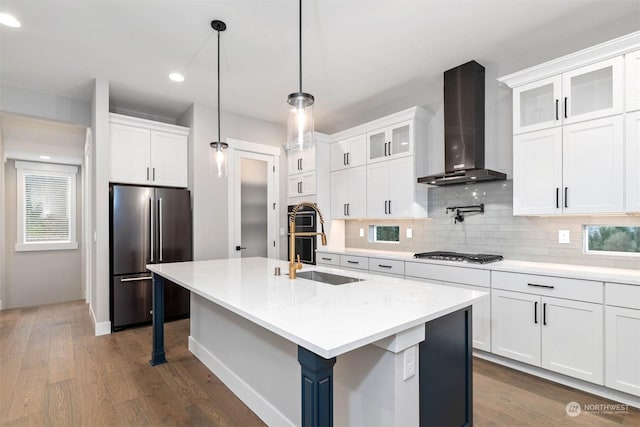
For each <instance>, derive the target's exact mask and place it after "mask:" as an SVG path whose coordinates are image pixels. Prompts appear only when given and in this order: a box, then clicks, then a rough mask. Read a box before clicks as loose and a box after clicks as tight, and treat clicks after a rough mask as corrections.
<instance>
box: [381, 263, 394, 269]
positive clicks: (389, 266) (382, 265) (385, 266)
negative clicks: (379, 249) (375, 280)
mask: <svg viewBox="0 0 640 427" xmlns="http://www.w3.org/2000/svg"><path fill="white" fill-rule="evenodd" d="M378 267H382V268H393V266H391V265H384V264H378Z"/></svg>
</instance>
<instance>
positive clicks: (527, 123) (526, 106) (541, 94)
mask: <svg viewBox="0 0 640 427" xmlns="http://www.w3.org/2000/svg"><path fill="white" fill-rule="evenodd" d="M561 84H562V78H561V76H554V77H549V78H547V79H543V80H539V81H536V82H533V83H529V84H526V85H523V86H520V87H517V88H514V89H513V133H514V134H520V133H524V132H531V131H536V130H541V129H546V128H550V127H553V126H559V125H560V124H561V123H562V120H561V117H560V115H561V114H562V108H561V105H560V100H561V99H562V92H561V90H560V87H561Z"/></svg>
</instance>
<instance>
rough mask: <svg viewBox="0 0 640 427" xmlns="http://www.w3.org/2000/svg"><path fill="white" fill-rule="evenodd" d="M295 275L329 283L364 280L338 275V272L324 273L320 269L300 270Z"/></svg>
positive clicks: (336, 283)
mask: <svg viewBox="0 0 640 427" xmlns="http://www.w3.org/2000/svg"><path fill="white" fill-rule="evenodd" d="M296 276H297V277H299V278H301V279H307V280H313V281H316V282H322V283H327V284H329V285H344V284H347V283H354V282H362V281H364V279H358V278H356V277H348V276H340V275H339V274H332V273H324V272H322V271H301V272H299V273H297V274H296Z"/></svg>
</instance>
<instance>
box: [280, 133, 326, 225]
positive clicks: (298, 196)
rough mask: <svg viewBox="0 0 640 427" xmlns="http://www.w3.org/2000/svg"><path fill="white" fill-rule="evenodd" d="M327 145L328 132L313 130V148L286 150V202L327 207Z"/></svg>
mask: <svg viewBox="0 0 640 427" xmlns="http://www.w3.org/2000/svg"><path fill="white" fill-rule="evenodd" d="M330 146H331V144H330V141H329V137H328V136H327V135H325V134H323V133H320V132H315V133H314V146H313V147H312V148H310V149H308V150H302V151H299V150H290V151H288V152H287V175H288V176H287V198H288V199H287V204H289V205H295V204H297V203H300V202H303V201H306V202H315V203H317V204H318V206H320V208H321V209H325V210H328V209H329V204H330V202H331V200H330V193H329V186H330V183H329V181H330V178H329V154H330V152H329V150H330ZM327 218H330V217H329V216H327Z"/></svg>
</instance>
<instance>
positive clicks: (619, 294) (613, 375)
mask: <svg viewBox="0 0 640 427" xmlns="http://www.w3.org/2000/svg"><path fill="white" fill-rule="evenodd" d="M605 301H606V306H605V336H606V346H605V348H606V352H605V361H606V366H605V384H606V386H607V387H610V388H613V389H616V390H620V391H623V392H625V393H630V394H633V395H636V396H640V286H636V285H628V284H623V283H605Z"/></svg>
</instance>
